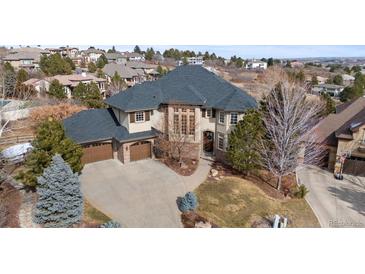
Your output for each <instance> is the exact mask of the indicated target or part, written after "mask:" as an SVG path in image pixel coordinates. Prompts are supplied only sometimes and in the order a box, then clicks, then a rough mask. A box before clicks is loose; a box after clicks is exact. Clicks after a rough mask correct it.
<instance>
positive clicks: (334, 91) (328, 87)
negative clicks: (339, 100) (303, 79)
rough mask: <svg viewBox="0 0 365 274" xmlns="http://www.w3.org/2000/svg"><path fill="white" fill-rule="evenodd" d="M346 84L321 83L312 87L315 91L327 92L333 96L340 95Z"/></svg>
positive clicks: (319, 92)
mask: <svg viewBox="0 0 365 274" xmlns="http://www.w3.org/2000/svg"><path fill="white" fill-rule="evenodd" d="M344 88H345V87H344V86H339V85H333V84H320V85H314V86H313V87H312V92H313V93H318V94H322V93H327V94H328V95H330V96H331V97H339V96H340V94H341V92H342V91H343V90H344Z"/></svg>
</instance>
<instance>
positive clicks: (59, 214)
mask: <svg viewBox="0 0 365 274" xmlns="http://www.w3.org/2000/svg"><path fill="white" fill-rule="evenodd" d="M37 182H38V189H37V192H38V195H39V198H38V201H37V204H36V209H35V214H34V221H35V222H36V223H38V224H43V225H44V226H45V227H70V226H71V225H73V224H76V223H79V222H80V220H81V218H82V213H83V209H84V202H83V197H82V193H81V189H80V179H79V175H78V174H77V173H73V172H72V169H71V167H70V166H69V165H68V164H67V163H66V162H65V161H64V160H63V159H62V157H61V156H60V155H59V154H56V155H55V156H53V158H52V162H51V164H50V165H49V166H48V167H47V168H46V169H44V172H43V174H42V175H41V176H39V177H38V178H37Z"/></svg>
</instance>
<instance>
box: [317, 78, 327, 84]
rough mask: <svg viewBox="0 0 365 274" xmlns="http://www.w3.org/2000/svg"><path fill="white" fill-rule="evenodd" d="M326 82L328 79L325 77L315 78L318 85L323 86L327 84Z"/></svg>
mask: <svg viewBox="0 0 365 274" xmlns="http://www.w3.org/2000/svg"><path fill="white" fill-rule="evenodd" d="M327 80H328V78H326V77H322V76H317V81H318V84H319V85H321V84H325V83H326V82H327Z"/></svg>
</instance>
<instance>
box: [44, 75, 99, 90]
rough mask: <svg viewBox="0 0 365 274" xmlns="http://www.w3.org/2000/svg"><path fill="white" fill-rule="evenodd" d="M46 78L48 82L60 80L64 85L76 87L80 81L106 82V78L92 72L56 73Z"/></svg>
mask: <svg viewBox="0 0 365 274" xmlns="http://www.w3.org/2000/svg"><path fill="white" fill-rule="evenodd" d="M45 80H47V81H48V82H52V81H53V80H58V81H59V82H60V84H61V85H63V86H71V87H75V86H77V85H78V84H79V83H80V82H84V81H94V82H105V81H106V80H105V79H103V78H98V77H96V76H94V75H92V74H86V73H82V74H68V75H55V76H51V77H47V78H46V79H45Z"/></svg>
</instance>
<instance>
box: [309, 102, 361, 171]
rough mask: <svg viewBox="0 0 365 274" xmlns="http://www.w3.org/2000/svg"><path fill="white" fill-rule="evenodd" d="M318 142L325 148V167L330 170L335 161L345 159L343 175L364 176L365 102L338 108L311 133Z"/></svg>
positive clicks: (345, 104) (350, 103)
mask: <svg viewBox="0 0 365 274" xmlns="http://www.w3.org/2000/svg"><path fill="white" fill-rule="evenodd" d="M313 132H314V133H315V134H316V135H317V136H318V142H319V143H322V144H324V145H325V146H326V149H327V152H326V153H327V155H326V163H325V165H326V166H328V168H329V169H331V170H333V169H334V166H335V162H336V159H338V158H339V157H341V156H346V157H347V159H346V160H345V164H344V172H345V173H352V174H355V175H361V176H365V98H364V97H360V98H358V99H355V100H353V101H351V102H348V103H344V104H342V105H339V106H338V107H337V108H336V113H335V114H330V115H328V116H327V117H326V118H324V119H323V120H321V121H320V122H319V123H318V124H317V125H316V126H315V127H314V129H313Z"/></svg>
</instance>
